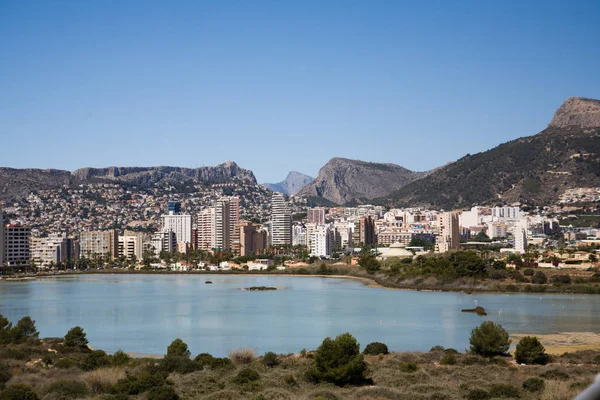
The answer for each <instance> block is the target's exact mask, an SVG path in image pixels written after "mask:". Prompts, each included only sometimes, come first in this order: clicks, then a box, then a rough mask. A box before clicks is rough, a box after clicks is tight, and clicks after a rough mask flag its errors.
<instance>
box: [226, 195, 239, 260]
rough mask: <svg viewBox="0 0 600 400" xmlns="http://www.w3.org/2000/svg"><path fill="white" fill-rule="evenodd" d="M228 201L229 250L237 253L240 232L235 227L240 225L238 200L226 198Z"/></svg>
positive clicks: (232, 197) (237, 198)
mask: <svg viewBox="0 0 600 400" xmlns="http://www.w3.org/2000/svg"><path fill="white" fill-rule="evenodd" d="M228 200H229V249H230V250H233V251H234V252H235V253H239V247H240V235H239V233H240V231H239V229H236V226H237V225H238V224H239V223H240V198H239V197H234V196H231V197H228Z"/></svg>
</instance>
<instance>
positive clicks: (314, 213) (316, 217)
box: [306, 207, 325, 225]
mask: <svg viewBox="0 0 600 400" xmlns="http://www.w3.org/2000/svg"><path fill="white" fill-rule="evenodd" d="M306 219H307V222H308V223H309V224H317V225H324V224H325V209H324V208H322V207H315V208H309V209H308V211H307V213H306Z"/></svg>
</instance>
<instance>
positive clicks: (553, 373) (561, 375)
mask: <svg viewBox="0 0 600 400" xmlns="http://www.w3.org/2000/svg"><path fill="white" fill-rule="evenodd" d="M540 376H541V377H542V378H545V379H549V380H556V381H566V380H568V379H569V374H568V373H566V372H565V371H562V370H560V369H558V368H554V369H549V370H547V371H544V372H542V373H541V374H540Z"/></svg>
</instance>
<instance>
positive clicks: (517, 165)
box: [0, 97, 600, 209]
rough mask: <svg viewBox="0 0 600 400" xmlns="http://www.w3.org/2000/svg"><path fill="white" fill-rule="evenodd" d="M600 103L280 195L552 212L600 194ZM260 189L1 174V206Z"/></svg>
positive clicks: (345, 165) (160, 170)
mask: <svg viewBox="0 0 600 400" xmlns="http://www.w3.org/2000/svg"><path fill="white" fill-rule="evenodd" d="M599 155H600V101H599V100H593V99H586V98H581V97H571V98H569V99H567V100H566V101H565V102H564V103H563V104H562V105H561V106H560V107H559V108H558V110H557V111H556V113H555V115H554V118H553V119H552V121H551V122H550V124H549V125H548V127H547V128H546V129H544V130H543V131H541V132H539V133H538V134H535V135H533V136H527V137H522V138H519V139H516V140H512V141H509V142H506V143H503V144H500V145H499V146H497V147H495V148H493V149H491V150H488V151H484V152H481V153H477V154H473V155H471V154H467V155H466V156H464V157H462V158H461V159H459V160H457V161H455V162H453V163H450V164H447V165H444V166H441V167H439V168H436V169H434V170H432V171H425V172H415V171H410V170H408V169H406V168H404V167H401V166H399V165H396V164H389V163H373V162H366V161H360V160H350V159H346V158H338V157H336V158H332V159H331V160H329V161H328V162H327V163H326V164H325V165H324V166H323V167H322V168H321V169H320V170H319V173H318V175H317V177H316V178H315V179H312V178H311V177H309V176H307V175H304V174H301V173H299V172H295V171H293V172H290V173H289V174H288V176H287V178H286V179H285V180H284V181H282V182H279V183H275V184H268V183H267V184H264V185H265V186H266V187H267V188H269V189H270V190H272V191H278V192H282V193H286V194H290V195H294V194H297V195H299V196H304V197H308V198H309V199H310V200H311V201H312V203H317V204H318V203H320V204H324V203H325V204H332V203H334V204H354V203H364V202H367V201H368V202H374V203H378V204H385V205H389V206H394V207H396V206H427V207H433V208H444V209H454V208H465V207H470V206H472V205H476V204H496V203H498V204H509V203H515V202H520V203H524V204H536V205H545V204H551V203H554V202H556V201H557V200H558V198H559V196H560V195H561V194H562V193H564V192H565V191H566V190H568V189H573V188H578V187H600V157H599ZM233 180H237V181H246V182H249V183H252V184H256V178H255V176H254V174H253V173H252V171H250V170H247V169H243V168H240V167H239V166H238V165H237V164H236V163H235V162H232V161H228V162H225V163H223V164H219V165H217V166H215V167H202V168H196V169H191V168H181V167H167V166H162V167H108V168H83V169H78V170H76V171H73V172H69V171H63V170H52V169H51V170H41V169H12V168H0V201H2V200H4V201H7V200H13V199H18V198H22V197H24V196H27V195H28V194H29V193H30V192H33V191H36V190H43V189H58V188H60V187H62V186H64V185H73V184H79V183H86V182H118V183H122V184H128V185H136V186H140V187H144V186H146V187H147V186H151V185H154V184H155V183H161V182H172V183H181V182H193V183H200V184H215V183H227V182H231V181H233Z"/></svg>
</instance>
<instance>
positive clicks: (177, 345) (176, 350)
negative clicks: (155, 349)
mask: <svg viewBox="0 0 600 400" xmlns="http://www.w3.org/2000/svg"><path fill="white" fill-rule="evenodd" d="M190 355H191V353H190V350H189V349H188V345H187V344H186V343H185V342H184V341H183V340H181V339H179V338H177V339H175V340H173V342H171V344H170V345H169V347H167V356H182V357H189V356H190Z"/></svg>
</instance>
